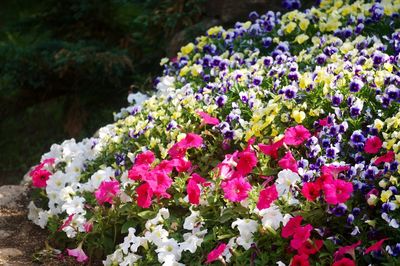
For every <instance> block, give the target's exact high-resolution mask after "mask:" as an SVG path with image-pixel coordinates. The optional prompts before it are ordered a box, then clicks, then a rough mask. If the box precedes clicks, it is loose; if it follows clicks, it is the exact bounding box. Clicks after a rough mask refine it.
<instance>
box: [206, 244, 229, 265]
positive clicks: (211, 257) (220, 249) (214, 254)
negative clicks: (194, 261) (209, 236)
mask: <svg viewBox="0 0 400 266" xmlns="http://www.w3.org/2000/svg"><path fill="white" fill-rule="evenodd" d="M226 247H227V245H226V244H225V243H221V244H219V245H218V246H217V247H216V248H214V249H213V250H211V251H210V253H208V255H207V261H206V263H211V262H213V261H216V260H218V259H219V257H220V256H221V255H222V253H224V251H225V249H226Z"/></svg>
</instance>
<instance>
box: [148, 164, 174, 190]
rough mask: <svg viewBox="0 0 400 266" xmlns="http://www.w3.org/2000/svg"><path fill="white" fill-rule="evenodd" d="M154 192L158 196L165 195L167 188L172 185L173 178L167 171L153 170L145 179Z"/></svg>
mask: <svg viewBox="0 0 400 266" xmlns="http://www.w3.org/2000/svg"><path fill="white" fill-rule="evenodd" d="M143 180H144V181H146V182H147V183H148V184H149V186H150V187H151V190H152V191H153V193H154V194H155V195H157V196H163V195H165V193H166V191H167V189H169V188H170V187H171V185H172V179H171V177H169V176H168V175H167V174H166V173H164V172H162V171H155V170H153V171H151V172H150V173H149V174H148V175H147V176H146V177H145V178H144V179H143Z"/></svg>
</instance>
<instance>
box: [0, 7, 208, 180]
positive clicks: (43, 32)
mask: <svg viewBox="0 0 400 266" xmlns="http://www.w3.org/2000/svg"><path fill="white" fill-rule="evenodd" d="M204 2H205V0H179V1H174V0H164V1H159V0H144V1H141V0H104V1H99V0H87V1H80V0H65V1H55V0H44V1H39V2H38V1H29V0H24V1H23V0H13V1H11V0H5V1H2V3H1V9H0V62H2V63H1V64H0V132H1V133H0V149H1V150H2V151H3V152H2V154H1V155H0V165H1V166H2V167H1V170H0V183H3V182H5V183H9V182H13V183H14V182H15V183H16V182H18V181H19V179H20V178H21V177H22V175H23V174H24V173H26V171H27V170H28V169H29V166H30V165H32V164H33V162H35V161H37V160H38V159H39V156H40V154H42V153H43V152H45V151H46V150H48V149H49V147H50V145H51V144H52V143H54V142H60V141H61V140H63V139H65V138H69V137H75V138H82V137H87V136H90V135H92V134H93V133H94V132H95V130H96V129H97V128H99V127H100V126H101V125H104V124H107V123H110V122H112V119H113V117H112V112H113V111H115V110H118V109H119V108H120V107H121V106H123V105H124V104H125V97H126V95H127V94H128V91H129V90H132V89H133V90H141V91H146V90H147V91H148V90H150V89H151V88H152V85H151V84H152V80H153V78H154V77H155V75H156V73H160V72H161V69H160V66H159V64H158V62H159V60H160V58H161V57H163V56H165V55H166V49H167V47H168V43H169V41H170V39H171V38H172V36H174V35H175V33H176V32H178V31H180V30H182V29H183V28H185V27H188V26H191V25H193V24H195V23H197V22H198V21H199V20H200V19H202V17H203V16H204V5H203V3H204ZM202 30H203V31H204V29H202ZM189 37H190V36H189ZM42 118H45V119H42ZM17 121H19V122H18V123H17ZM49 122H51V125H49ZM28 146H29V147H30V148H29V149H26V147H28ZM22 150H23V151H24V152H22ZM21 154H24V156H21ZM4 179H5V180H4Z"/></svg>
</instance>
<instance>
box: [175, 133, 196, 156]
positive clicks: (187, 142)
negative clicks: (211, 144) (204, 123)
mask: <svg viewBox="0 0 400 266" xmlns="http://www.w3.org/2000/svg"><path fill="white" fill-rule="evenodd" d="M202 144H203V139H202V137H201V136H199V135H197V134H194V133H188V134H186V137H185V138H184V139H182V140H181V141H179V142H177V143H175V144H174V145H173V146H172V147H171V148H170V149H169V150H168V154H169V156H171V158H173V159H177V158H183V157H184V156H185V154H186V151H187V150H188V149H190V148H199V147H200V146H201V145H202Z"/></svg>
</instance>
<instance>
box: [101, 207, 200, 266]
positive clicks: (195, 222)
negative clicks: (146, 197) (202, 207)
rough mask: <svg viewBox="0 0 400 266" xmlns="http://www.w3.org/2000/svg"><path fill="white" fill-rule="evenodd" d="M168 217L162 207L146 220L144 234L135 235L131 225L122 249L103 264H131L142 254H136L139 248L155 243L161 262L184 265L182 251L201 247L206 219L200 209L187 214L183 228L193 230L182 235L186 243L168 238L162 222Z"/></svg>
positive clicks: (170, 265)
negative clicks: (203, 219)
mask: <svg viewBox="0 0 400 266" xmlns="http://www.w3.org/2000/svg"><path fill="white" fill-rule="evenodd" d="M168 218H169V211H168V209H166V208H161V209H160V210H159V212H158V213H157V215H156V217H154V218H153V219H150V220H148V221H147V222H146V225H145V227H146V231H145V233H144V236H136V235H135V233H136V230H135V229H134V228H129V230H128V231H129V233H128V236H126V237H125V238H124V241H123V242H122V243H121V244H120V245H119V248H118V249H117V250H115V252H114V253H113V254H111V255H108V256H107V258H106V260H104V261H103V264H104V265H106V266H111V265H132V264H133V263H134V262H136V261H137V260H138V259H140V258H141V257H140V256H138V255H137V254H136V252H137V250H138V248H139V247H144V248H145V249H148V248H149V244H153V245H155V246H156V249H155V251H156V253H157V258H158V261H159V262H160V263H161V264H162V265H164V266H181V265H184V264H182V263H179V260H180V259H181V254H182V252H184V251H189V252H191V253H195V252H196V250H197V248H198V247H200V246H201V243H202V242H203V238H204V236H205V235H206V233H207V230H201V227H202V225H203V222H202V221H201V217H200V213H199V212H198V211H193V210H192V211H191V215H190V216H188V217H186V219H185V221H184V224H183V228H184V229H185V230H189V231H191V232H187V233H185V234H184V235H183V239H184V240H185V241H184V242H180V243H179V242H178V241H177V240H175V239H174V238H171V237H169V232H168V231H167V230H166V229H164V227H163V223H164V221H165V220H166V219H168Z"/></svg>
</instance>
